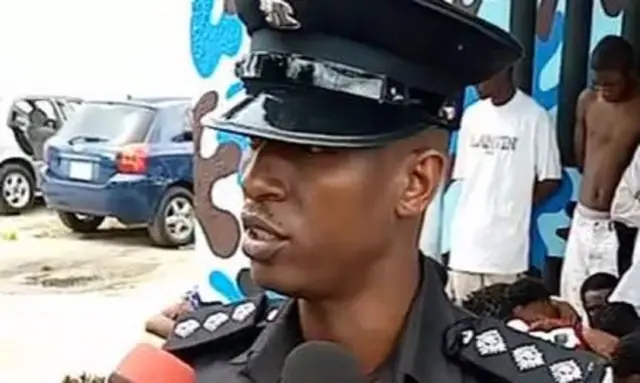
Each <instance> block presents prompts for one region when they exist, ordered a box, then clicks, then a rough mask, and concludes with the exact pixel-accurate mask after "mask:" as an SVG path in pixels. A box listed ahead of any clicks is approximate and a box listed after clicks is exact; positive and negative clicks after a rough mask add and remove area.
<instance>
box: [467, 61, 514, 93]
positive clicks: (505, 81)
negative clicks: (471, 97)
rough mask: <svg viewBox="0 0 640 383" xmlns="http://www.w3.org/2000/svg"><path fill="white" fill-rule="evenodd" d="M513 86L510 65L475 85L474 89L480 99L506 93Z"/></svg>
mask: <svg viewBox="0 0 640 383" xmlns="http://www.w3.org/2000/svg"><path fill="white" fill-rule="evenodd" d="M514 88H515V84H514V82H513V67H512V66H510V67H508V68H505V69H503V70H501V71H500V72H498V73H496V74H495V75H493V76H491V77H490V78H488V79H487V80H485V81H483V82H481V83H480V84H478V85H476V91H477V92H478V97H480V99H481V100H485V99H489V98H491V99H493V98H495V97H500V96H505V95H508V94H509V93H511V92H512V91H513V89H514Z"/></svg>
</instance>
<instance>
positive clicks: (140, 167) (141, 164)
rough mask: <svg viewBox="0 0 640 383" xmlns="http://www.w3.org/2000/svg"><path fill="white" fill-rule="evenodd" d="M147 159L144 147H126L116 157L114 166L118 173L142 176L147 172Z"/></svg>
mask: <svg viewBox="0 0 640 383" xmlns="http://www.w3.org/2000/svg"><path fill="white" fill-rule="evenodd" d="M147 159H148V151H147V146H146V145H144V144H133V145H127V146H125V147H123V148H122V150H121V151H120V152H119V153H118V155H117V156H116V164H117V165H116V166H117V169H118V172H119V173H127V174H143V173H146V171H147Z"/></svg>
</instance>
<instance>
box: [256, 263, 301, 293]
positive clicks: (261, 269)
mask: <svg viewBox="0 0 640 383" xmlns="http://www.w3.org/2000/svg"><path fill="white" fill-rule="evenodd" d="M251 279H252V280H253V282H254V283H255V284H256V285H258V286H260V287H261V288H263V289H264V290H269V291H273V292H274V293H277V294H280V295H286V296H296V295H295V293H294V292H295V291H296V290H297V289H296V288H295V285H296V284H295V283H293V282H292V281H291V280H290V279H291V278H287V276H286V273H285V272H283V271H282V270H281V268H280V267H278V266H276V265H274V264H272V263H270V264H265V263H259V262H253V261H252V262H251Z"/></svg>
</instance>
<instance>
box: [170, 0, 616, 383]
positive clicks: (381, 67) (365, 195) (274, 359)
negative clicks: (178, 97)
mask: <svg viewBox="0 0 640 383" xmlns="http://www.w3.org/2000/svg"><path fill="white" fill-rule="evenodd" d="M236 6H237V9H238V13H239V15H240V17H241V18H242V20H243V21H244V23H245V24H246V26H247V30H248V33H249V34H250V35H251V43H252V47H251V48H252V49H251V53H250V54H249V56H248V57H247V58H246V59H245V60H244V61H243V62H242V63H240V64H239V65H238V67H237V74H238V75H239V77H240V78H241V79H242V80H243V82H244V85H245V88H246V92H247V97H246V98H245V99H243V100H242V101H241V102H239V103H238V104H236V105H235V106H234V107H232V108H231V109H230V110H229V111H228V112H227V113H226V114H225V115H224V116H223V117H221V118H219V119H217V120H215V121H204V122H205V124H206V125H208V126H210V127H212V128H215V129H220V130H223V131H227V132H232V133H239V134H244V135H247V136H249V137H251V140H252V153H251V155H250V159H249V161H248V165H247V167H246V169H245V170H244V174H243V175H244V182H243V191H244V194H245V205H244V209H243V215H242V221H243V227H244V230H245V235H244V237H245V238H244V239H243V251H244V252H245V253H246V255H247V256H248V257H249V258H250V260H251V271H252V277H253V279H254V280H255V282H256V283H257V284H258V285H260V286H262V287H264V288H265V289H267V290H271V291H275V292H278V293H280V294H282V295H284V296H288V297H292V298H291V299H288V300H286V301H284V302H283V303H280V304H274V303H272V302H270V301H269V300H268V299H267V298H266V297H262V296H259V297H254V298H251V299H249V300H247V301H244V302H236V303H232V304H228V305H214V306H210V307H206V308H201V309H198V310H196V311H195V312H192V313H188V314H186V315H183V316H182V317H181V318H179V319H178V321H177V322H176V326H175V327H174V329H173V332H172V334H171V335H170V337H169V339H168V341H167V343H166V345H165V349H166V350H168V351H170V352H172V353H174V354H175V355H177V356H178V357H180V358H181V359H183V360H184V361H186V362H187V363H189V364H190V365H191V366H193V367H194V369H195V370H196V372H197V374H198V381H199V382H211V383H215V382H225V383H240V382H243V383H244V382H254V383H277V382H278V379H279V377H280V375H281V370H282V366H283V363H284V360H285V358H286V356H287V354H288V353H289V352H290V351H291V350H292V349H294V348H295V347H296V346H298V345H299V344H301V343H303V342H304V341H309V340H330V341H333V342H336V343H338V344H340V345H341V346H342V347H343V348H345V349H347V350H348V351H349V352H350V353H351V354H352V355H354V356H355V357H356V358H357V360H358V361H359V365H360V366H361V367H362V373H363V375H366V376H368V377H370V378H371V381H374V382H382V383H391V382H397V383H403V382H407V383H408V382H418V383H433V382H437V383H448V382H495V381H499V382H504V381H507V382H509V381H510V382H525V383H526V382H534V381H535V382H536V383H543V382H558V383H573V382H592V381H593V382H595V381H599V379H600V377H601V375H602V370H603V368H602V366H601V365H600V364H599V360H598V359H597V358H595V357H592V356H590V355H588V354H580V353H576V352H574V351H570V350H564V349H560V348H557V347H555V346H553V345H552V344H551V343H546V342H544V341H542V340H537V339H533V338H530V337H528V336H527V335H526V334H524V333H517V332H515V330H510V329H507V328H506V326H504V325H503V324H502V323H500V322H494V321H492V320H488V319H476V318H473V317H471V316H470V315H469V314H466V313H464V312H463V311H462V310H461V309H458V308H457V307H454V306H453V305H452V304H451V303H450V302H449V301H448V300H447V298H446V296H445V293H444V288H443V285H442V278H441V277H439V275H438V271H437V270H436V268H435V267H434V265H433V264H432V263H431V262H428V261H425V259H424V257H423V256H421V255H420V254H419V252H418V247H417V244H418V236H419V233H420V226H421V221H422V217H423V213H424V211H425V209H426V208H427V206H428V205H429V202H430V200H431V199H432V197H433V195H434V193H435V191H436V189H437V187H438V184H439V183H440V180H441V179H442V177H443V173H444V171H445V168H446V164H447V163H446V158H445V155H444V154H443V153H444V151H445V148H446V143H445V141H446V140H445V139H443V135H442V134H441V132H440V131H439V130H438V129H437V127H438V126H440V125H441V121H439V120H438V119H437V116H438V111H439V109H440V108H441V106H442V105H443V102H444V101H445V99H446V97H447V95H450V94H453V93H455V92H456V91H460V90H461V89H462V88H463V87H464V86H465V85H467V84H475V83H478V82H480V81H481V80H483V79H485V78H488V77H489V76H490V75H491V74H493V73H495V72H497V71H499V70H501V69H503V68H504V67H506V66H508V65H511V64H512V63H513V62H514V61H515V60H517V59H518V58H519V57H520V55H521V49H520V47H519V45H518V44H517V42H516V41H514V40H513V39H512V38H511V37H510V36H509V35H508V34H506V33H505V32H502V31H501V30H500V29H498V28H496V27H494V26H492V25H490V24H488V23H485V22H483V21H481V20H478V19H476V18H474V17H473V16H469V15H465V14H463V13H461V12H459V11H457V10H456V9H455V8H453V7H452V6H450V5H448V4H446V3H444V2H441V1H428V0H394V1H391V0H288V1H287V2H285V0H272V1H258V0H237V4H236ZM205 120H206V118H205ZM496 235H500V233H496Z"/></svg>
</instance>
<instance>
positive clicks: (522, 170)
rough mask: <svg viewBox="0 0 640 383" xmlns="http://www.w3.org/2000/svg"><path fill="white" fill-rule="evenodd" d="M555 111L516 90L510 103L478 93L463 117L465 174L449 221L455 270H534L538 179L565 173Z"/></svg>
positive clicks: (460, 155) (461, 163) (457, 174)
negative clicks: (531, 243)
mask: <svg viewBox="0 0 640 383" xmlns="http://www.w3.org/2000/svg"><path fill="white" fill-rule="evenodd" d="M561 172H562V169H561V165H560V154H559V151H558V144H557V139H556V132H555V128H554V127H553V124H552V121H551V117H550V115H549V113H548V112H547V111H546V110H545V109H544V108H542V107H541V106H540V105H538V104H537V103H536V102H535V101H534V100H533V99H532V98H531V97H529V96H528V95H526V94H524V93H522V92H521V91H517V92H516V94H515V96H514V97H513V98H512V99H511V101H509V102H508V103H507V104H505V105H502V106H495V105H494V104H493V103H492V102H491V101H490V100H488V99H487V100H480V101H478V102H476V103H475V104H473V105H471V106H469V107H468V108H467V109H466V111H465V112H464V114H463V116H462V121H461V123H460V132H459V136H458V151H457V154H456V162H455V166H454V171H453V178H455V179H462V183H461V189H460V197H459V200H458V204H457V207H456V211H455V213H454V217H453V222H452V227H451V237H452V239H451V259H450V264H449V266H450V267H451V269H453V270H457V271H466V272H474V273H488V274H489V273H490V274H512V273H521V272H523V271H525V270H527V269H528V258H529V257H528V255H529V224H530V219H531V205H532V199H533V186H534V183H535V182H536V180H538V181H542V180H547V179H560V178H561V175H562V173H561Z"/></svg>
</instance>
